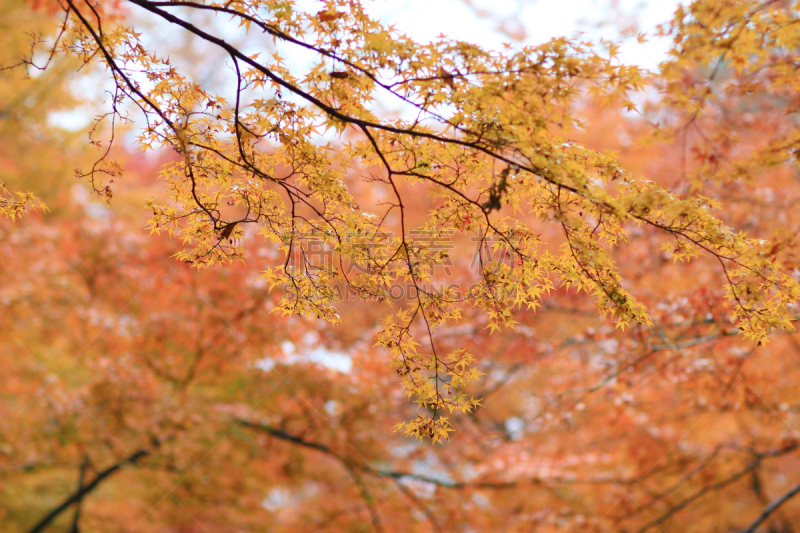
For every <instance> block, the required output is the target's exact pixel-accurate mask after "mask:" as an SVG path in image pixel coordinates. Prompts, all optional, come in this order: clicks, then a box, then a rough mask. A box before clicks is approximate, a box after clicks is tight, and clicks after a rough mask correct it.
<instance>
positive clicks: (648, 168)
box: [0, 0, 800, 533]
mask: <svg viewBox="0 0 800 533" xmlns="http://www.w3.org/2000/svg"><path fill="white" fill-rule="evenodd" d="M59 5H60V6H61V8H62V10H63V12H62V15H63V16H64V18H63V19H62V20H63V21H64V25H63V28H61V29H63V32H62V33H61V34H60V35H59V40H58V42H57V44H56V46H55V47H53V48H52V50H54V54H53V58H54V60H53V64H52V65H50V66H48V69H49V70H50V69H53V68H58V67H59V64H60V63H59V62H60V61H63V59H64V58H65V56H68V57H71V58H73V59H72V60H73V61H74V60H75V59H77V62H78V63H79V64H82V65H84V66H83V70H82V72H92V70H91V69H92V67H93V65H98V66H100V67H101V69H100V70H103V71H105V72H107V73H108V74H110V76H111V78H112V80H113V85H112V86H111V92H110V96H111V97H110V101H109V102H110V106H111V108H110V110H109V111H108V113H107V114H105V113H104V114H103V116H102V119H103V120H105V121H108V122H110V128H107V129H105V130H104V129H103V128H104V126H103V124H104V123H102V122H101V123H100V124H98V126H97V127H96V128H95V130H93V135H96V136H97V138H99V134H100V133H111V138H112V139H113V137H114V135H113V129H114V128H115V127H116V126H117V125H119V124H120V122H125V121H127V120H129V117H132V116H133V115H132V114H131V115H129V114H128V112H129V111H132V110H133V109H138V110H139V112H140V113H141V115H140V116H141V117H142V120H141V121H139V124H140V125H142V130H141V132H140V135H139V146H140V147H141V148H142V149H144V150H147V149H148V148H152V149H153V150H154V151H155V150H157V151H159V154H161V157H162V158H164V159H166V161H164V160H163V159H162V164H160V167H159V169H160V170H159V171H158V172H156V171H151V170H147V171H141V173H142V174H148V173H152V174H156V173H158V174H159V177H160V181H159V183H158V184H155V183H151V182H150V181H149V180H148V179H147V178H145V179H144V180H143V183H139V182H136V181H135V180H133V184H132V185H131V182H130V181H129V180H126V181H127V183H126V184H119V183H116V184H115V183H111V181H112V180H115V179H116V178H117V177H118V176H119V175H120V169H121V168H123V166H124V165H118V164H117V163H114V162H113V161H111V159H110V156H111V155H112V152H111V151H110V149H108V148H109V147H108V145H105V142H103V143H102V144H99V143H100V141H97V140H94V138H93V142H94V143H95V145H96V146H100V147H101V150H102V152H101V154H102V156H101V158H100V159H99V160H98V161H97V163H96V164H95V165H94V166H92V167H91V168H90V170H88V171H87V172H85V173H84V174H83V175H84V177H86V178H87V180H88V183H89V184H90V185H91V187H93V188H94V190H95V191H96V192H98V193H99V194H100V197H101V198H102V199H103V200H105V201H108V200H110V199H111V193H112V189H111V187H112V185H113V187H114V191H113V192H114V202H113V203H110V204H109V206H110V207H103V206H101V205H98V204H91V203H87V202H86V201H85V200H81V201H77V202H76V200H74V199H70V198H69V197H68V196H67V195H64V194H61V195H60V196H58V197H57V198H58V202H60V203H61V204H62V205H63V204H66V205H70V206H72V207H70V208H69V209H67V210H66V214H65V213H61V214H55V215H54V216H56V217H57V218H49V219H47V220H46V221H42V220H40V219H39V218H38V217H37V216H36V215H34V216H27V217H25V218H24V219H23V220H22V221H16V222H15V223H14V224H13V225H12V224H11V222H9V221H5V220H4V221H2V224H0V230H1V231H0V247H2V253H3V255H4V257H9V258H13V261H8V262H3V264H1V265H0V273H2V277H3V279H4V283H3V285H2V286H0V326H2V330H0V333H2V336H0V353H3V354H9V364H8V366H7V374H8V376H10V380H9V383H10V385H9V387H7V388H4V389H3V391H2V395H3V402H2V403H0V413H2V415H3V417H2V418H3V420H8V423H7V424H5V427H4V428H3V430H2V441H0V479H2V480H3V484H2V488H0V490H2V491H3V492H2V493H1V494H0V495H2V498H0V501H3V502H4V503H3V504H2V505H0V511H2V514H0V524H2V526H3V527H4V528H7V529H9V530H15V529H18V530H20V531H22V530H30V529H31V528H33V530H36V528H39V529H41V528H44V527H46V526H47V525H48V524H57V525H63V526H64V528H68V527H69V524H67V521H68V517H67V513H66V512H65V511H66V510H67V509H71V508H74V509H76V510H77V512H76V513H75V515H74V518H72V520H73V522H74V528H77V527H78V526H77V524H78V522H79V519H80V522H81V524H83V526H84V527H90V528H92V527H94V528H97V529H104V528H105V529H109V528H113V527H117V528H118V529H123V530H132V529H137V528H140V529H145V530H152V531H158V530H164V529H168V528H176V527H178V528H182V529H186V530H190V531H191V530H198V531H202V530H209V531H211V530H215V531H227V530H231V531H233V530H249V529H252V530H256V529H263V528H265V527H268V528H270V529H271V530H275V531H297V530H329V531H344V530H358V529H360V528H364V527H371V528H372V529H374V530H375V531H378V532H379V533H380V532H382V531H395V530H396V531H410V530H419V531H465V530H485V531H490V530H512V529H514V528H517V529H519V530H530V529H535V528H538V529H540V530H542V531H554V532H555V531H558V532H564V531H586V530H587V529H592V528H594V529H597V530H600V531H619V530H634V531H646V530H648V529H651V528H656V527H669V529H670V530H672V529H675V530H682V531H721V532H722V531H730V530H742V529H744V530H746V531H755V530H756V528H758V527H759V526H760V525H761V524H765V523H767V522H768V523H769V527H770V528H771V529H772V530H774V531H789V530H790V529H789V525H790V524H792V523H796V520H797V512H798V509H797V507H796V505H793V504H788V503H787V502H788V501H789V499H790V498H791V497H792V496H793V495H795V494H797V493H798V491H800V487H798V486H796V485H797V479H796V478H797V476H798V475H799V474H800V472H798V470H797V465H796V454H797V452H798V450H800V448H799V447H798V442H800V433H798V432H797V431H796V430H795V429H794V424H795V423H796V421H797V417H798V413H800V397H798V392H797V387H796V382H797V379H800V376H798V369H797V365H796V358H795V357H794V354H795V353H796V350H797V335H796V334H795V333H794V332H793V329H792V321H793V320H794V319H795V318H797V317H796V313H797V308H796V301H797V298H798V277H800V276H799V275H798V272H800V258H798V256H797V255H796V243H795V242H794V235H793V228H796V227H797V224H798V223H800V220H799V219H798V215H797V214H796V210H793V209H792V206H795V205H796V204H797V196H798V192H797V190H798V187H797V179H796V175H797V174H796V172H797V166H796V161H795V160H794V159H793V157H794V156H793V154H794V152H793V150H794V146H795V145H796V144H797V135H798V133H797V131H798V128H797V124H796V123H795V122H794V116H793V115H794V113H795V110H796V108H795V105H796V100H795V97H794V89H793V88H794V86H795V84H796V83H797V81H796V80H795V79H794V77H793V76H792V72H793V69H794V67H793V63H792V61H794V59H793V58H794V56H795V55H796V48H797V45H796V39H797V32H796V31H795V27H796V26H798V24H797V22H798V17H797V11H796V9H795V8H793V7H791V6H787V5H786V3H785V2H773V1H767V2H764V3H755V2H753V3H750V2H726V1H711V0H698V1H695V2H692V3H691V4H689V5H687V6H685V7H681V8H679V10H678V11H677V13H676V15H675V18H674V19H673V21H672V22H671V23H670V24H668V25H666V26H664V27H663V28H662V30H661V31H662V32H663V33H664V34H665V35H668V36H670V37H671V38H672V39H673V41H674V46H673V50H672V55H671V56H670V58H669V59H668V61H666V62H665V63H664V64H663V65H662V68H661V70H660V72H659V73H657V74H648V73H645V72H642V71H641V70H639V69H637V68H633V67H626V66H621V65H620V64H619V62H618V61H617V60H616V59H615V57H614V54H613V52H614V50H615V48H616V47H615V45H609V46H608V48H609V50H608V52H610V53H607V52H603V53H600V52H599V51H597V49H595V48H594V47H593V46H592V45H591V44H589V43H583V42H577V41H569V40H565V39H559V40H555V41H552V42H549V43H546V44H544V45H540V46H530V47H524V48H521V49H520V50H513V49H511V48H509V49H507V50H504V51H486V50H482V49H480V48H479V47H477V46H475V45H471V44H467V43H460V42H453V41H448V40H440V41H435V42H433V43H430V44H419V43H415V42H413V41H412V40H410V39H408V38H407V37H405V36H403V35H401V34H398V33H397V32H396V31H395V30H394V29H392V28H386V27H384V26H382V25H381V24H379V23H378V22H376V21H375V20H373V19H371V18H370V17H368V16H367V15H366V13H365V12H364V10H363V7H362V6H361V5H360V4H359V3H358V2H344V1H342V2H338V1H332V2H327V3H324V5H322V6H321V7H320V9H316V8H315V9H314V10H311V11H304V10H303V9H301V8H300V6H299V5H298V4H295V3H293V2H290V1H285V0H282V1H264V2H262V1H250V0H248V1H244V2H238V1H237V2H227V3H213V2H193V1H190V2H170V1H166V2H152V1H147V0H131V1H130V2H128V3H127V4H119V3H116V2H109V3H103V2H101V3H100V4H92V3H90V2H84V3H81V2H78V1H74V2H72V1H69V0H65V2H62V3H61V4H59ZM137 13H138V14H139V15H144V16H146V17H149V18H150V20H155V21H157V22H158V24H164V25H165V26H166V27H169V28H176V29H180V31H182V32H184V33H185V34H186V35H189V36H191V37H192V38H193V39H195V41H194V42H195V44H198V45H202V46H205V47H207V49H210V50H215V51H216V52H217V53H219V54H221V57H222V59H221V60H220V61H219V62H218V66H219V65H223V64H224V65H225V67H224V68H220V70H221V73H220V74H221V75H222V74H225V73H229V77H228V78H227V81H226V82H223V83H222V87H223V88H222V89H220V90H211V88H209V87H206V86H202V85H200V84H198V83H197V82H196V81H195V80H194V78H193V77H192V76H191V75H190V74H189V73H188V72H186V71H185V69H184V68H183V66H182V65H181V64H180V62H179V61H178V60H171V59H167V58H166V57H165V56H163V55H160V54H159V55H156V50H155V48H152V47H150V46H149V43H150V41H149V40H148V39H147V35H146V33H145V32H142V33H140V32H139V30H136V29H134V28H132V27H131V22H130V20H135V17H133V16H132V14H137ZM123 21H124V22H123ZM231 21H233V22H234V24H231V23H230V22H231ZM236 23H238V25H239V29H238V31H234V30H233V29H232V27H233V26H236ZM264 35H268V36H270V37H271V38H272V43H271V44H269V43H268V44H264V38H263V37H264ZM222 36H224V38H223V37H222ZM196 48H197V49H199V48H200V46H197V47H196ZM297 50H303V51H304V54H305V55H303V56H302V57H310V58H312V59H310V60H309V62H308V63H305V64H304V63H302V62H301V61H299V60H297V59H296V57H298V55H297V53H296V52H297ZM178 55H179V54H173V57H177V56H178ZM282 56H285V57H286V58H287V59H284V58H283V57H282ZM28 65H29V66H32V65H33V62H32V61H30V62H29V63H28ZM50 71H52V70H50ZM653 86H654V87H657V88H660V89H661V90H662V92H661V93H658V94H659V96H658V99H657V100H656V101H653V102H647V103H643V104H642V105H641V106H640V107H639V110H640V111H641V113H642V114H643V117H644V119H643V120H639V119H637V118H635V117H632V116H631V115H621V113H620V111H619V110H620V109H621V108H622V109H628V110H631V109H636V106H634V105H633V104H632V103H631V101H632V100H635V99H636V98H634V95H633V93H634V92H636V91H637V90H639V89H641V88H648V87H653ZM641 94H642V93H640V96H639V98H640V100H639V101H642V100H643V96H641ZM652 94H656V92H653V93H652ZM387 106H396V109H399V111H398V112H397V113H389V112H386V111H385V110H384V109H385V108H386V107H387ZM778 111H782V112H781V113H779V112H778ZM787 111H788V112H789V113H788V114H786V113H785V112H787ZM653 124H655V125H656V127H655V128H653V127H652V126H653ZM630 139H647V140H652V141H653V144H650V145H648V146H639V145H634V144H633V143H631V142H630ZM165 148H166V150H164V149H165ZM165 152H167V153H170V154H171V155H169V156H164V155H163V154H164V153H165ZM129 157H131V161H142V160H137V159H136V158H134V157H133V156H129ZM678 161H681V162H682V164H681V165H680V168H678V166H679V165H678V164H677V162H678ZM5 166H13V165H8V164H6V165H4V167H5ZM642 175H644V176H647V177H648V179H643V178H639V177H638V176H642ZM5 176H6V175H5V174H4V177H5ZM5 181H6V182H7V183H12V182H11V181H10V180H7V179H6V180H5ZM28 183H30V188H31V189H32V190H34V191H35V192H36V193H37V194H40V196H41V192H42V190H46V189H47V185H46V184H44V183H43V182H39V181H38V180H31V181H30V182H28ZM126 187H129V188H127V189H126ZM9 189H10V190H16V187H9ZM143 189H144V190H146V191H147V194H151V195H152V199H151V200H148V201H147V204H146V205H147V208H148V217H149V218H148V220H147V221H146V222H144V223H145V224H146V228H147V229H148V230H149V231H151V232H153V233H160V232H165V233H166V234H168V235H171V236H177V237H179V239H178V242H181V241H182V243H183V247H182V248H179V249H176V246H177V244H175V243H174V242H173V241H170V240H168V239H166V238H165V236H162V237H159V236H156V235H152V236H151V237H149V240H148V239H147V238H145V237H143V236H140V235H139V234H138V232H137V231H135V230H134V229H132V227H131V224H133V225H135V224H139V223H141V222H142V221H141V219H140V218H139V217H138V216H132V217H129V218H125V217H117V214H116V213H115V212H114V211H113V210H112V209H121V208H128V207H129V206H130V205H141V196H142V194H141V193H142V190H143ZM13 194H15V195H19V193H16V192H14V193H13ZM793 195H794V196H793ZM3 197H9V196H8V195H5V196H3ZM16 198H21V196H16ZM25 198H29V197H25ZM0 201H2V200H0ZM12 201H14V202H16V200H12ZM81 202H83V204H84V205H83V207H75V206H74V205H73V204H75V203H78V204H80V203H81ZM4 205H9V206H10V205H12V204H11V203H8V204H0V206H4ZM373 211H376V212H377V214H376V213H373ZM14 218H17V217H16V215H15V216H14ZM112 221H113V222H112ZM734 228H737V229H734ZM739 228H740V229H741V230H739ZM745 230H746V231H747V234H745V233H744V231H745ZM432 235H447V236H449V238H451V239H452V241H450V242H452V243H453V244H454V247H453V248H452V249H449V248H446V249H445V248H442V247H437V246H433V245H432V244H431V242H432V241H431V238H432V237H431V236H432ZM476 243H477V246H475V244H476ZM473 250H476V251H475V254H473V255H472V256H471V257H470V255H469V253H470V252H472V251H473ZM245 252H247V259H248V261H247V264H246V265H244V264H241V263H243V260H244V258H245ZM320 252H322V253H321V255H320ZM315 254H316V255H315ZM168 255H173V256H174V257H175V258H177V259H178V260H179V261H180V262H179V263H176V262H174V261H172V262H170V261H167V260H165V259H164V256H168ZM320 256H322V257H323V258H324V260H323V261H318V259H319V257H320ZM675 260H681V262H676V261H675ZM470 262H473V263H474V264H475V265H476V266H477V269H476V270H474V269H473V270H471V269H468V268H467V264H469V263H470ZM223 263H235V264H227V265H223ZM353 265H357V268H355V267H353ZM212 267H215V268H212ZM442 272H446V275H444V276H443V275H442ZM442 281H446V282H448V283H451V285H452V283H456V282H457V283H458V284H460V287H461V289H460V290H455V289H453V287H452V286H448V287H447V288H443V289H438V288H436V285H437V284H440V282H442ZM265 284H266V287H265ZM467 285H470V286H471V287H473V288H474V290H471V291H466V290H463V287H465V286H467ZM397 286H403V287H406V288H410V289H413V290H407V291H406V292H405V293H404V297H403V298H402V299H400V308H399V309H394V308H392V307H390V301H391V300H392V299H393V298H391V297H390V295H391V290H392V288H393V287H397ZM267 289H272V293H270V294H268V291H267ZM279 289H280V290H279ZM342 289H344V290H342ZM587 293H588V294H590V295H592V296H593V298H594V300H593V306H589V305H588V304H587V303H586V302H585V300H586V294H587ZM347 294H352V295H356V296H357V297H359V298H362V299H366V300H374V301H370V302H359V303H357V304H355V305H351V306H348V304H347V303H346V301H341V300H346V298H343V296H344V295H347ZM269 312H273V313H274V314H273V315H271V316H270V315H269V314H268V313H269ZM301 318H303V319H306V320H301ZM335 324H339V325H341V326H342V327H340V328H334V327H332V326H333V325H335ZM768 335H769V337H768ZM332 339H333V340H332ZM768 339H771V340H772V341H773V342H772V343H771V344H769V345H765V344H766V342H765V341H767V340H768ZM331 349H333V350H345V351H346V352H347V354H348V360H349V361H350V362H351V363H352V365H353V366H352V368H350V369H349V370H345V371H336V370H332V369H330V368H327V369H326V368H324V367H321V366H319V365H317V364H314V363H313V361H308V360H304V359H303V358H302V357H301V356H299V355H298V354H299V353H301V352H305V353H310V354H313V353H315V352H319V351H320V350H327V351H325V352H324V353H327V354H328V355H330V350H331ZM387 354H388V359H389V364H387ZM398 382H399V386H398ZM409 400H410V401H409ZM399 420H405V422H401V423H400V424H398V421H399ZM392 426H394V427H395V428H396V429H397V430H398V431H396V432H395V433H391V431H389V429H390V428H391V427H392ZM416 439H419V440H420V441H421V442H418V441H417V440H416ZM428 441H433V442H436V443H441V444H442V446H437V447H435V448H431V447H430V446H428V445H427V442H428ZM311 464H313V466H310V465H311ZM127 465H136V466H138V467H139V468H136V469H133V468H130V469H129V468H127ZM76 479H77V480H78V488H77V489H76V488H75V480H76ZM212 481H213V483H212ZM93 491H97V492H96V493H95V494H92V493H93ZM90 495H91V497H90ZM5 502H9V503H5ZM754 520H755V521H754Z"/></svg>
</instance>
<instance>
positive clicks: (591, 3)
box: [366, 0, 679, 69]
mask: <svg viewBox="0 0 800 533" xmlns="http://www.w3.org/2000/svg"><path fill="white" fill-rule="evenodd" d="M611 2H612V0H402V1H398V0H367V1H366V5H367V6H369V8H368V9H369V11H370V12H372V13H373V14H375V15H376V16H378V17H379V18H380V19H381V20H383V21H384V22H386V23H387V24H394V25H395V27H396V28H397V29H398V30H400V31H401V32H403V33H405V34H407V35H408V36H410V37H412V38H414V39H415V40H417V41H431V40H434V39H435V38H436V37H437V36H438V35H440V34H444V35H447V36H448V37H450V38H454V39H459V40H463V41H469V42H473V43H475V44H480V45H482V46H486V47H493V48H499V47H500V46H501V45H502V43H503V42H504V41H508V40H509V39H508V38H507V37H505V36H503V35H502V33H500V32H499V31H497V30H496V29H495V26H496V21H495V20H494V19H492V18H490V17H485V16H484V17H481V16H479V15H477V14H476V12H477V11H478V10H480V9H483V10H486V11H489V12H493V13H496V14H498V15H500V16H501V17H508V18H509V19H512V20H513V21H515V22H516V23H517V24H519V25H520V26H521V27H523V28H524V29H525V31H526V33H527V34H528V38H527V40H526V41H524V43H525V44H540V43H544V42H546V41H548V40H550V39H552V38H556V37H569V36H572V35H575V33H576V32H578V31H582V32H584V33H585V34H586V36H587V37H589V38H597V37H606V38H613V39H614V40H617V39H619V35H618V33H617V32H616V31H615V30H614V29H613V28H612V27H610V26H609V25H606V26H605V27H604V28H596V27H593V26H595V25H596V24H597V23H599V22H603V21H605V22H611V21H613V19H614V11H613V10H611V9H610V7H609V6H610V4H611ZM470 3H471V4H472V7H470V6H469V4H470ZM618 4H619V5H620V7H621V11H622V12H624V13H630V14H631V16H630V20H629V22H631V23H633V24H634V25H635V26H636V27H637V30H638V31H645V32H648V33H650V32H651V31H652V30H653V29H654V28H655V27H656V26H657V25H658V24H661V23H663V22H666V21H667V20H669V19H670V17H671V16H672V14H673V13H674V12H675V9H676V8H677V7H678V4H679V2H678V0H640V1H635V0H634V1H630V0H619V1H618ZM615 22H618V21H615ZM626 22H627V21H626ZM666 52H667V43H666V42H663V41H658V40H654V41H651V42H648V43H645V44H643V45H640V44H638V43H637V41H636V39H635V37H631V38H628V39H626V41H625V42H624V44H623V47H622V49H621V52H620V60H621V61H622V62H624V63H628V64H636V65H639V66H641V67H644V68H648V69H655V68H656V67H657V65H658V63H659V62H660V61H662V60H663V59H664V58H665V55H666Z"/></svg>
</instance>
